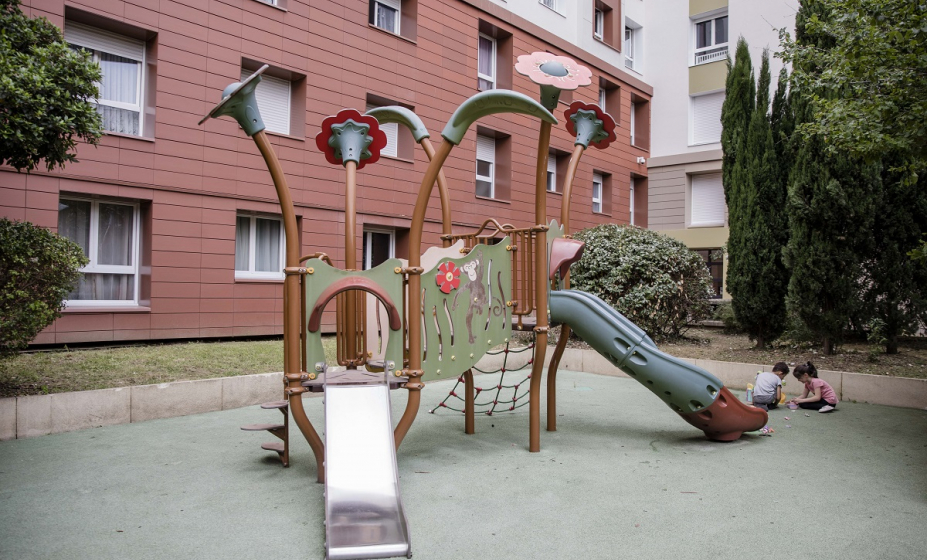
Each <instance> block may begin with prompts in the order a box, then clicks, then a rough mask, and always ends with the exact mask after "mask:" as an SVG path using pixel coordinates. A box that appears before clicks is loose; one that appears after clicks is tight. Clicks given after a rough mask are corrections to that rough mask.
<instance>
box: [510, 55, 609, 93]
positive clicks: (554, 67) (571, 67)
mask: <svg viewBox="0 0 927 560" xmlns="http://www.w3.org/2000/svg"><path fill="white" fill-rule="evenodd" d="M515 70H517V71H518V73H519V74H524V75H525V76H528V78H530V79H531V81H532V82H534V83H536V84H539V85H542V86H556V87H557V88H558V89H566V90H573V89H576V88H578V87H580V86H588V85H589V84H591V83H592V71H590V70H589V69H588V68H586V67H585V66H582V65H580V64H577V63H576V61H574V60H573V59H572V58H569V57H566V56H557V55H555V54H551V53H548V52H535V53H531V54H523V55H519V57H518V63H517V64H515Z"/></svg>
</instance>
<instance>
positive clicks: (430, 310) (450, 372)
mask: <svg viewBox="0 0 927 560" xmlns="http://www.w3.org/2000/svg"><path fill="white" fill-rule="evenodd" d="M510 250H511V240H510V238H508V237H505V238H504V239H502V241H500V242H499V243H497V244H496V245H477V246H476V247H475V248H474V249H473V250H472V251H470V253H469V254H468V255H467V256H466V257H463V258H460V259H445V260H442V261H441V263H440V264H439V265H438V266H437V267H436V268H434V269H432V270H430V271H428V272H426V273H425V274H424V275H423V276H422V296H421V297H422V300H423V305H422V315H423V316H422V320H423V322H424V327H423V329H422V349H423V356H422V370H423V371H424V372H425V373H424V379H425V380H430V379H446V378H448V377H456V376H458V375H460V374H461V373H463V372H465V371H467V370H468V369H470V368H471V367H473V365H474V364H476V362H477V361H479V359H480V358H482V357H483V354H485V353H486V351H487V350H489V349H490V348H492V347H493V346H497V345H499V344H505V342H507V341H508V339H509V337H510V336H511V334H512V301H511V300H512V253H511V252H510Z"/></svg>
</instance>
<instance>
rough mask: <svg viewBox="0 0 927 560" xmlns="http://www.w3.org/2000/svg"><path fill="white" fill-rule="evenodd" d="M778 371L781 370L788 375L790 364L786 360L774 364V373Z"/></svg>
mask: <svg viewBox="0 0 927 560" xmlns="http://www.w3.org/2000/svg"><path fill="white" fill-rule="evenodd" d="M777 371H781V372H782V373H784V374H786V375H788V374H789V365H788V364H787V363H785V362H778V363H777V364H776V365H774V366H773V373H776V372H777Z"/></svg>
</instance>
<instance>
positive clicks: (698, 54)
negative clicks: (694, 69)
mask: <svg viewBox="0 0 927 560" xmlns="http://www.w3.org/2000/svg"><path fill="white" fill-rule="evenodd" d="M727 17H728V13H727V9H726V8H725V9H722V10H721V11H716V12H712V13H711V14H710V15H702V16H701V17H699V18H698V19H694V20H692V27H691V34H692V39H691V48H692V58H691V60H690V62H689V64H690V65H691V66H699V65H701V64H708V63H709V62H717V61H719V60H726V59H727V53H728V48H729V45H730V41H731V27H730V19H728V22H727V23H728V27H727V41H725V42H723V43H716V42H715V41H716V39H717V37H716V36H715V33H716V32H717V23H716V22H717V20H719V19H721V18H727ZM703 23H710V26H711V30H710V33H709V35H710V40H711V43H710V44H708V45H706V46H704V47H701V48H699V47H697V46H696V45H698V26H699V25H701V24H703Z"/></svg>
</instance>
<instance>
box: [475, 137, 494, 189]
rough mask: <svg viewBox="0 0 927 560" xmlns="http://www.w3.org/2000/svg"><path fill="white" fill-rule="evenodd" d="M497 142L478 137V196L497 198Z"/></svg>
mask: <svg viewBox="0 0 927 560" xmlns="http://www.w3.org/2000/svg"><path fill="white" fill-rule="evenodd" d="M495 165H496V140H495V138H492V137H490V136H484V135H482V134H478V135H477V136H476V196H481V197H485V198H495V194H496V189H495V183H496V182H495V169H494V167H495Z"/></svg>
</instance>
